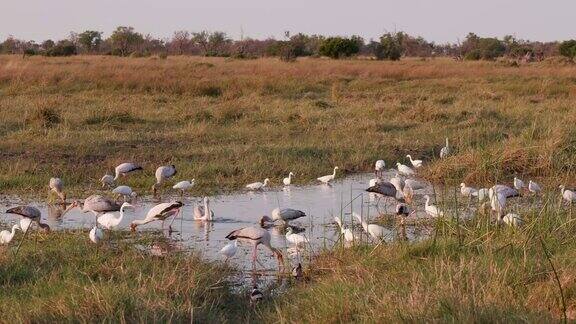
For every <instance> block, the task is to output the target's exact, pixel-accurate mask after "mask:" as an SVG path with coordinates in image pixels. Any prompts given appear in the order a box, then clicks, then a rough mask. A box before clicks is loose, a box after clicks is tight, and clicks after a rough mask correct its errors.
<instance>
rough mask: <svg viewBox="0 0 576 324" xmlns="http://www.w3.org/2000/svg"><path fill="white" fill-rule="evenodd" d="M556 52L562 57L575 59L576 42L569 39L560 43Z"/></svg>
mask: <svg viewBox="0 0 576 324" xmlns="http://www.w3.org/2000/svg"><path fill="white" fill-rule="evenodd" d="M558 51H559V52H560V55H562V56H565V57H568V58H576V40H573V39H571V40H567V41H564V42H562V43H560V46H559V47H558Z"/></svg>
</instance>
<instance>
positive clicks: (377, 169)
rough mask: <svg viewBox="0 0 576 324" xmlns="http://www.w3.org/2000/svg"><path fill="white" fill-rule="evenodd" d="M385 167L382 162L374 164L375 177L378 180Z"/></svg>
mask: <svg viewBox="0 0 576 324" xmlns="http://www.w3.org/2000/svg"><path fill="white" fill-rule="evenodd" d="M385 167H386V163H385V162H384V160H378V161H376V163H375V164H374V170H375V172H376V177H378V178H380V177H382V175H383V173H384V168H385Z"/></svg>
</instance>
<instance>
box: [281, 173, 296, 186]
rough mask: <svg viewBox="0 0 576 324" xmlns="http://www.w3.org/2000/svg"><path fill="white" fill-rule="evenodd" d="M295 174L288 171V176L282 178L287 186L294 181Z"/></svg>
mask: <svg viewBox="0 0 576 324" xmlns="http://www.w3.org/2000/svg"><path fill="white" fill-rule="evenodd" d="M293 176H294V173H292V172H290V173H288V177H286V178H284V179H282V182H283V183H284V185H285V186H289V185H290V184H291V183H292V177H293Z"/></svg>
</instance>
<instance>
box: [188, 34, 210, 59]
mask: <svg viewBox="0 0 576 324" xmlns="http://www.w3.org/2000/svg"><path fill="white" fill-rule="evenodd" d="M208 36H209V33H208V32H207V31H205V30H203V31H201V32H199V33H192V43H194V44H197V45H199V46H200V47H201V48H202V51H203V54H204V55H207V54H208Z"/></svg>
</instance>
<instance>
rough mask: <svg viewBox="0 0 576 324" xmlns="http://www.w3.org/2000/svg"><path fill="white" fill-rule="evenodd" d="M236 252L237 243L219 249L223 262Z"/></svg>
mask: <svg viewBox="0 0 576 324" xmlns="http://www.w3.org/2000/svg"><path fill="white" fill-rule="evenodd" d="M236 252H238V241H234V242H230V243H228V244H226V245H225V246H224V247H223V248H222V249H220V254H222V255H223V256H225V257H226V259H225V260H224V262H226V261H228V259H230V258H231V257H233V256H234V255H236Z"/></svg>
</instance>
